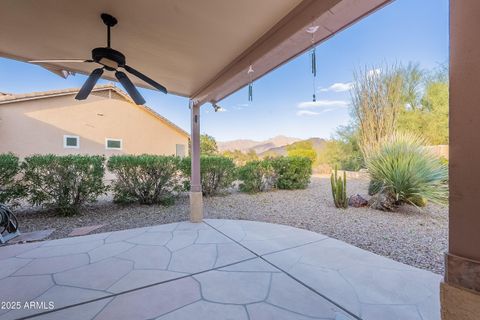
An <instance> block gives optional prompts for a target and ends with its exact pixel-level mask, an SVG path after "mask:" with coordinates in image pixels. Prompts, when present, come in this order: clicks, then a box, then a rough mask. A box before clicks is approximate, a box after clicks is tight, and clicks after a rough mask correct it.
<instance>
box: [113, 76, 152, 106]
mask: <svg viewBox="0 0 480 320" xmlns="http://www.w3.org/2000/svg"><path fill="white" fill-rule="evenodd" d="M115 77H116V78H117V79H118V81H120V83H121V84H122V86H123V87H124V88H125V90H127V92H128V94H129V95H130V97H131V98H132V99H133V101H134V102H135V103H136V104H145V99H143V97H142V95H141V94H140V92H138V90H137V88H135V86H134V85H133V83H132V81H130V79H128V77H127V75H126V74H125V73H124V72H121V71H117V72H115Z"/></svg>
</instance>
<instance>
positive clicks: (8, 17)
mask: <svg viewBox="0 0 480 320" xmlns="http://www.w3.org/2000/svg"><path fill="white" fill-rule="evenodd" d="M390 1H391V0H321V1H320V0H241V1H239V0H202V1H199V0H165V1H153V0H137V1H122V0H120V1H119V0H83V1H74V0H66V1H57V0H42V1H36V0H23V1H18V0H4V1H1V2H0V39H1V41H0V56H2V57H6V58H12V59H16V60H21V61H29V60H36V59H37V60H38V59H62V58H69V59H73V58H78V59H90V58H91V50H92V49H93V48H95V47H103V46H105V45H106V28H105V25H104V24H103V23H102V20H101V19H100V14H101V13H104V12H105V13H109V14H111V15H113V16H115V17H116V18H117V19H118V24H117V25H116V26H115V27H113V28H112V43H111V45H112V47H113V48H114V49H116V50H119V51H120V52H122V53H123V54H125V56H126V59H127V63H128V64H129V65H130V66H133V67H134V68H136V69H137V70H140V71H141V72H144V73H145V74H147V75H148V76H150V77H151V78H153V79H154V80H156V81H157V82H159V83H161V84H163V85H164V86H165V87H166V88H167V89H168V90H169V92H170V93H173V94H176V95H180V96H185V97H188V98H190V99H192V100H194V101H195V102H196V103H198V104H202V103H205V102H217V101H219V100H221V99H223V98H225V97H226V96H228V95H230V94H231V93H233V92H235V91H236V90H238V89H240V88H242V87H243V86H245V85H246V84H247V83H248V82H249V78H250V77H249V75H248V74H247V71H248V68H249V66H250V65H252V66H253V69H254V73H253V79H257V78H259V77H261V76H263V75H264V74H266V73H267V72H269V71H271V70H273V69H275V68H276V67H278V66H280V65H282V64H283V63H285V62H287V61H289V60H290V59H292V58H294V57H295V56H297V55H299V54H301V53H302V52H304V51H305V50H308V48H310V47H311V45H312V43H311V40H312V38H311V35H310V34H309V33H307V32H306V28H308V27H309V26H312V25H313V26H318V27H319V28H318V30H317V32H315V37H314V41H315V43H319V42H322V41H324V40H326V39H328V38H329V37H331V36H332V35H334V34H335V33H337V32H339V31H340V30H342V29H344V28H345V27H347V26H349V25H351V24H352V23H354V22H355V21H357V20H358V19H360V18H362V17H364V16H366V15H368V14H369V13H371V12H373V11H374V10H376V9H378V8H380V7H381V6H383V5H385V4H386V3H388V2H390ZM352 49H353V48H352ZM43 66H44V67H45V68H47V69H49V70H51V71H54V72H56V73H59V74H61V72H62V70H67V71H72V72H76V73H81V74H89V73H90V72H91V71H92V70H93V69H94V68H97V67H98V65H97V64H95V63H51V64H43ZM103 77H104V78H106V79H111V80H116V79H115V77H114V75H113V73H112V72H105V73H104V76H103ZM131 79H132V81H133V82H134V83H135V84H136V85H138V86H140V87H148V85H147V84H145V83H144V82H142V81H141V80H139V79H137V78H135V77H134V76H132V77H131Z"/></svg>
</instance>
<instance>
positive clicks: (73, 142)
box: [63, 135, 80, 149]
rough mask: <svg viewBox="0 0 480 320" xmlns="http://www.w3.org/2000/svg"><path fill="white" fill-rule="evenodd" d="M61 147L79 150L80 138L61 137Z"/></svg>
mask: <svg viewBox="0 0 480 320" xmlns="http://www.w3.org/2000/svg"><path fill="white" fill-rule="evenodd" d="M63 147H64V148H74V149H78V148H80V137H78V136H67V135H65V136H63Z"/></svg>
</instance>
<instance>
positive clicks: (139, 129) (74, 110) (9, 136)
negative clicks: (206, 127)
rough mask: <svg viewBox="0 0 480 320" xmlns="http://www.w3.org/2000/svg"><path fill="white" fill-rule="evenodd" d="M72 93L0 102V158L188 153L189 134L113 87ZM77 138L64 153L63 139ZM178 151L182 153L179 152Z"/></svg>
mask: <svg viewBox="0 0 480 320" xmlns="http://www.w3.org/2000/svg"><path fill="white" fill-rule="evenodd" d="M74 95H75V93H73V94H68V93H67V94H63V95H62V94H56V95H50V96H48V95H46V96H40V97H39V96H33V97H32V98H31V99H29V98H28V97H27V98H24V99H16V100H12V101H1V100H0V153H5V152H13V153H15V154H16V155H18V156H20V157H26V156H28V155H31V154H47V153H54V154H99V155H106V156H110V155H113V154H143V153H147V154H159V155H175V154H177V148H178V147H177V145H180V146H183V149H184V150H185V153H188V149H187V148H188V139H189V136H188V134H187V133H186V132H185V131H183V130H182V129H180V128H178V127H176V126H175V125H174V124H172V123H170V122H169V121H168V120H166V119H164V118H162V117H161V116H160V115H158V114H156V113H155V112H153V111H152V110H150V109H148V107H144V106H137V105H135V104H134V103H132V102H131V101H128V97H126V96H125V95H123V94H122V92H121V91H120V90H119V89H118V88H115V87H113V88H106V89H102V90H97V91H94V92H92V94H91V95H90V97H89V98H88V99H87V100H83V101H77V100H75V99H74ZM65 135H69V136H78V137H79V147H78V148H66V147H65V146H64V136H65ZM106 138H113V139H121V140H122V149H121V150H109V149H107V148H106ZM181 149H182V148H181Z"/></svg>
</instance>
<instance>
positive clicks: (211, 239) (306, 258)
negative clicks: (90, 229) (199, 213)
mask: <svg viewBox="0 0 480 320" xmlns="http://www.w3.org/2000/svg"><path fill="white" fill-rule="evenodd" d="M0 261H1V263H2V269H0V278H1V280H0V300H1V301H21V304H22V306H23V304H24V303H25V301H36V302H44V303H45V305H46V306H48V303H49V302H53V303H54V309H51V310H48V308H32V309H25V308H21V309H20V310H11V311H8V310H1V311H0V319H18V318H22V317H33V318H35V319H207V318H208V319H387V318H388V319H424V320H427V319H439V318H440V302H439V283H440V282H441V279H442V278H441V276H439V275H436V274H433V273H431V272H428V271H425V270H421V269H417V268H414V267H411V266H407V265H404V264H401V263H398V262H395V261H393V260H390V259H387V258H384V257H381V256H378V255H375V254H373V253H370V252H367V251H364V250H362V249H359V248H356V247H354V246H351V245H348V244H346V243H344V242H341V241H338V240H335V239H332V238H329V237H326V236H324V235H321V234H317V233H313V232H309V231H305V230H301V229H296V228H292V227H289V226H284V225H277V224H268V223H261V222H253V221H244V220H216V219H206V220H204V222H203V223H199V224H192V223H189V222H180V223H172V224H166V225H158V226H153V227H147V228H138V229H130V230H124V231H116V232H110V233H101V234H94V235H88V236H82V237H74V238H65V239H59V240H52V241H46V242H38V243H31V244H22V245H12V246H7V247H3V248H1V249H0Z"/></svg>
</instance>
